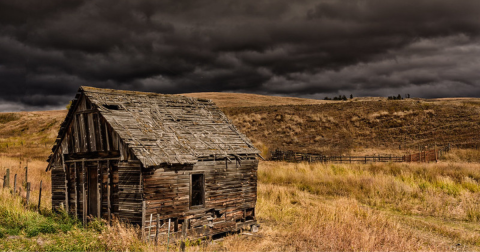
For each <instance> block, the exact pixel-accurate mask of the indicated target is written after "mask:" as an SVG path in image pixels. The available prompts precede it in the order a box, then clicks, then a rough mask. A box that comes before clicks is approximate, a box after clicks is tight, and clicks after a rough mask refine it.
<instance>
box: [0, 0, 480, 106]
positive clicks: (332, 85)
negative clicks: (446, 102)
mask: <svg viewBox="0 0 480 252" xmlns="http://www.w3.org/2000/svg"><path fill="white" fill-rule="evenodd" d="M479 14H480V1H478V0H459V1H451V0H415V1H414V0H403V1H400V0H395V1H393V0H321V1H313V0H299V1H286V0H277V1H273V0H255V1H254V0H245V1H233V0H232V1H229V0H225V1H211V0H210V1H207V0H196V1H145V0H116V1H113V0H104V1H98V0H97V1H95V0H91V1H80V0H72V1H64V0H45V1H33V0H20V1H4V0H0V104H2V105H0V111H1V110H19V109H37V108H38V109H41V108H55V107H58V108H61V107H63V106H64V105H65V104H66V103H67V102H68V100H70V99H71V98H72V97H73V95H74V93H75V91H76V90H77V88H78V87H79V86H80V85H91V86H97V87H108V88H119V89H133V90H145V91H155V92H162V93H179V92H180V93H183V92H200V91H230V92H254V93H264V94H276V95H294V96H303V97H314V98H323V97H324V96H326V95H335V94H338V93H345V94H348V93H353V94H355V95H356V96H360V95H393V94H397V93H401V94H404V93H411V94H412V95H415V96H421V97H438V96H480V81H479V79H480V78H479V77H480V76H479V74H478V72H479V71H478V69H479V67H480V61H479V59H480V46H479V45H480V43H479V42H480V39H479V33H480V20H479V16H480V15H479Z"/></svg>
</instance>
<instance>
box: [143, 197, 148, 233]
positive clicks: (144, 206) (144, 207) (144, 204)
mask: <svg viewBox="0 0 480 252" xmlns="http://www.w3.org/2000/svg"><path fill="white" fill-rule="evenodd" d="M146 208H147V207H146V202H145V201H143V202H142V240H143V241H146V239H145V238H146V237H145V222H146V221H145V209H146Z"/></svg>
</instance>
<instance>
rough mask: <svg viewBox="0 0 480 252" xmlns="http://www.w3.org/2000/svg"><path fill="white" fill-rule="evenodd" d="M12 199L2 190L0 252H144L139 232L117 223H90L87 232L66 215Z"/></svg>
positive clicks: (13, 196)
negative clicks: (37, 208)
mask: <svg viewBox="0 0 480 252" xmlns="http://www.w3.org/2000/svg"><path fill="white" fill-rule="evenodd" d="M32 209H33V207H32V208H27V207H25V206H24V204H23V202H22V198H21V197H19V196H17V195H13V194H12V193H11V190H10V189H8V188H7V189H0V241H1V242H0V251H3V250H14V251H17V250H20V251H25V250H26V251H92V250H93V251H120V250H121V251H125V250H135V251H138V250H145V248H146V245H145V244H143V243H142V242H141V239H140V238H139V235H138V230H136V229H135V228H133V227H131V226H129V225H127V224H123V223H120V222H115V224H114V225H113V226H111V227H110V226H107V225H106V224H105V222H104V221H99V220H95V219H93V220H91V221H90V222H89V224H88V226H87V228H83V226H82V224H81V223H80V222H79V221H77V220H76V219H73V218H71V217H69V216H68V215H67V214H66V213H65V212H60V213H53V212H51V211H50V210H47V209H41V211H40V212H41V213H39V212H38V211H37V210H35V211H32Z"/></svg>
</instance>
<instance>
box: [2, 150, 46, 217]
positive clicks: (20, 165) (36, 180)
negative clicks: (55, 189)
mask: <svg viewBox="0 0 480 252" xmlns="http://www.w3.org/2000/svg"><path fill="white" fill-rule="evenodd" d="M27 161H28V160H20V159H18V158H11V157H5V156H3V157H2V156H0V177H1V178H0V179H1V180H2V181H1V184H2V185H3V176H4V175H5V174H6V170H7V169H10V187H12V188H13V180H14V176H15V174H17V191H18V192H23V193H25V184H24V183H25V166H27V165H28V182H30V190H31V195H30V198H31V200H32V202H37V203H38V193H39V188H40V181H42V203H41V205H42V206H49V207H50V206H51V203H52V200H51V198H52V197H51V191H52V183H51V177H50V172H45V169H46V168H47V162H45V161H40V160H31V161H28V162H27Z"/></svg>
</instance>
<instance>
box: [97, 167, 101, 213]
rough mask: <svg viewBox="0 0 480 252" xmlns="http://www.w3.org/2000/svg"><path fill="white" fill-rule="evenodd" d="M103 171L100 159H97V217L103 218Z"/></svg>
mask: <svg viewBox="0 0 480 252" xmlns="http://www.w3.org/2000/svg"><path fill="white" fill-rule="evenodd" d="M101 183H102V172H101V169H100V161H98V160H97V218H98V219H100V218H102V191H101V186H100V185H101Z"/></svg>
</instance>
